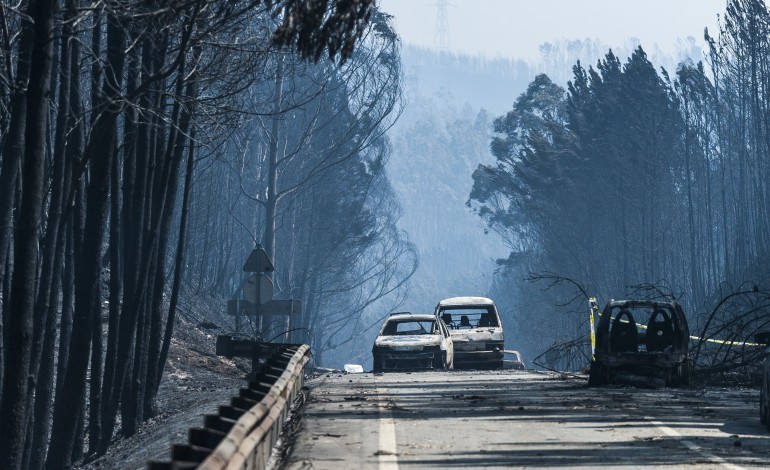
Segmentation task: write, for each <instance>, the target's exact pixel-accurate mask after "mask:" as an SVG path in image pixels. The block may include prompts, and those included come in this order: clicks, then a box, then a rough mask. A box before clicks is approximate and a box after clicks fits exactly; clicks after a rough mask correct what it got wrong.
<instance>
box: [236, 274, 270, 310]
mask: <svg viewBox="0 0 770 470" xmlns="http://www.w3.org/2000/svg"><path fill="white" fill-rule="evenodd" d="M257 282H259V286H257ZM257 295H259V303H260V304H264V303H265V302H270V301H271V300H273V281H272V280H271V279H270V278H269V277H267V276H265V275H264V274H253V275H251V276H249V277H248V279H246V282H244V283H243V297H244V298H245V299H246V300H248V301H249V302H251V303H253V304H255V303H257Z"/></svg>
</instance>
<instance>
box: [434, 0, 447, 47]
mask: <svg viewBox="0 0 770 470" xmlns="http://www.w3.org/2000/svg"><path fill="white" fill-rule="evenodd" d="M448 7H449V0H436V35H435V37H434V38H433V40H434V43H435V45H436V49H437V50H438V51H439V52H448V51H449V47H450V46H451V41H450V37H449V14H448Z"/></svg>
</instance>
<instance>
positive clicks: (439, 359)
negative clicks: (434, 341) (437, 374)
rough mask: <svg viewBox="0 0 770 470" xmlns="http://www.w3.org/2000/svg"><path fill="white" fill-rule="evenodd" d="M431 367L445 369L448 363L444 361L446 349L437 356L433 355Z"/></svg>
mask: <svg viewBox="0 0 770 470" xmlns="http://www.w3.org/2000/svg"><path fill="white" fill-rule="evenodd" d="M433 368H434V369H436V370H447V369H448V368H449V364H447V362H446V351H442V352H441V354H439V355H438V356H433Z"/></svg>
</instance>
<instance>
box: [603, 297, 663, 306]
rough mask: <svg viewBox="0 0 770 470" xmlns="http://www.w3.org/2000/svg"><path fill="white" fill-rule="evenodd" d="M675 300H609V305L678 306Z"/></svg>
mask: <svg viewBox="0 0 770 470" xmlns="http://www.w3.org/2000/svg"><path fill="white" fill-rule="evenodd" d="M675 305H676V304H675V303H674V302H660V301H656V300H630V299H628V300H610V301H609V302H607V306H608V307H629V308H633V307H655V308H661V307H667V308H676V307H675Z"/></svg>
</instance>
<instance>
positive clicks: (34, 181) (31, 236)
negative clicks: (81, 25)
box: [0, 0, 58, 469]
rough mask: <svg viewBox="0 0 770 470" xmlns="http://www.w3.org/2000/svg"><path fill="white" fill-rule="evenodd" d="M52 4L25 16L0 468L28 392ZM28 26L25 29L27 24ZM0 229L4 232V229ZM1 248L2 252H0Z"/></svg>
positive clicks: (10, 461)
mask: <svg viewBox="0 0 770 470" xmlns="http://www.w3.org/2000/svg"><path fill="white" fill-rule="evenodd" d="M57 7H58V2H56V1H55V0H39V1H35V2H30V4H29V9H28V13H29V14H30V16H31V18H32V19H33V21H34V46H33V48H32V56H31V62H30V70H29V88H28V89H27V113H26V122H27V123H26V129H25V132H24V142H25V143H26V145H24V162H23V170H22V175H21V181H22V185H23V186H22V187H23V192H22V195H21V206H20V212H19V217H18V219H17V222H16V224H15V234H14V272H13V277H12V280H11V299H10V307H11V309H12V310H13V315H9V316H8V317H7V318H8V323H7V326H6V328H8V344H7V348H6V357H5V360H6V365H7V366H6V369H5V371H4V376H3V396H2V404H1V405H0V422H1V423H2V426H0V449H3V450H4V452H2V453H0V468H8V469H15V468H18V467H19V466H20V465H21V460H22V456H23V452H24V437H25V435H26V429H25V426H26V424H27V419H28V417H27V413H28V411H29V409H28V408H29V407H28V403H27V390H28V386H29V367H30V359H31V352H32V334H33V313H34V303H35V277H36V274H37V258H38V253H39V246H38V232H39V230H40V223H41V212H42V207H43V193H44V173H45V160H46V131H47V129H48V98H49V93H50V85H51V69H52V67H53V46H54V41H53V34H54V22H53V19H54V16H55V14H56V10H57ZM28 27H29V26H28ZM3 231H4V230H3ZM0 249H1V248H0Z"/></svg>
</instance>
